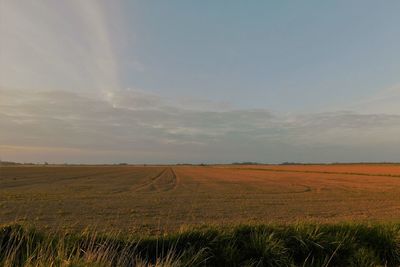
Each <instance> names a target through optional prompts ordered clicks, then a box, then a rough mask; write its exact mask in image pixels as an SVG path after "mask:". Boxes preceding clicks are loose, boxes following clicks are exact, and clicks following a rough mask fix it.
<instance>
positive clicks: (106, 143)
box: [0, 89, 400, 162]
mask: <svg viewBox="0 0 400 267" xmlns="http://www.w3.org/2000/svg"><path fill="white" fill-rule="evenodd" d="M0 96H1V99H2V101H1V102H0V116H1V117H0V125H1V129H2V130H1V132H0V144H2V145H3V146H7V147H8V148H7V151H8V152H7V151H3V153H4V154H5V155H4V156H7V155H8V154H9V155H13V157H15V158H18V159H21V160H22V159H24V160H29V159H30V160H33V157H32V158H25V157H26V153H25V152H23V150H21V147H31V148H36V149H37V148H43V150H41V152H40V153H39V154H40V155H41V158H46V157H47V158H50V159H51V158H56V159H59V160H60V159H63V161H75V162H79V161H84V162H99V161H100V162H102V161H104V160H105V158H106V157H105V156H104V155H105V154H107V155H108V161H127V160H128V161H137V162H156V161H158V162H176V161H204V162H207V161H219V162H226V161H228V162H229V161H234V160H258V161H274V162H276V161H278V162H279V161H283V160H298V161H307V160H310V161H340V160H341V159H343V160H344V161H346V160H353V161H355V160H368V159H370V160H374V159H375V156H374V155H372V156H371V157H366V155H365V153H366V151H373V150H375V155H377V154H379V155H382V153H379V147H381V149H382V151H381V152H384V150H386V152H387V149H388V147H393V146H396V145H400V140H399V139H398V136H400V116H398V115H382V114H380V115H374V114H369V115H365V114H357V113H353V112H332V113H317V114H304V115H287V114H286V115H282V114H276V113H273V112H271V111H267V110H225V111H207V110H198V109H193V110H191V109H188V108H178V107H176V106H173V105H169V104H168V103H169V102H170V100H166V99H164V98H162V97H160V96H157V95H154V94H146V93H144V92H142V91H136V90H130V91H115V92H114V96H113V99H114V101H113V102H109V101H106V100H104V99H102V98H100V97H98V98H92V97H90V98H89V97H86V96H83V95H80V94H77V93H71V92H62V91H49V92H26V91H19V92H18V91H16V90H5V89H3V90H1V91H0ZM12 147H15V151H14V152H13V153H11V152H10V151H11V150H12V149H11V148H12ZM57 148H60V150H57ZM323 148H329V150H327V151H331V152H330V153H329V155H325V156H324V157H322V158H321V157H320V153H322V152H321V151H323ZM349 148H353V150H352V152H351V153H350V154H349V152H348V150H349ZM377 148H378V150H377ZM389 150H390V149H389ZM18 151H19V152H18ZM38 151H39V150H38ZM46 151H47V152H46ZM65 151H68V153H64V152H65ZM96 151H97V152H98V155H96ZM344 151H346V157H344V158H343V155H342V154H344ZM17 152H18V153H17ZM323 153H325V154H326V153H327V152H326V151H325V152H323ZM393 153H395V152H393ZM393 153H392V154H390V153H389V154H390V155H391V157H393ZM17 154H18V156H17ZM28 154H29V153H28ZM53 154H56V156H51V155H53ZM63 154H64V156H62V155H63ZM50 159H48V160H50ZM384 159H386V158H382V159H381V160H384ZM393 160H394V159H393Z"/></svg>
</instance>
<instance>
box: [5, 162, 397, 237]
mask: <svg viewBox="0 0 400 267" xmlns="http://www.w3.org/2000/svg"><path fill="white" fill-rule="evenodd" d="M399 219H400V165H395V164H381V165H379V164H365V165H362V164H348V165H347V164H343V165H339V164H337V165H287V166H286V165H246V166H242V165H240V166H236V165H213V166H211V165H210V166H129V165H128V166H2V167H0V224H9V223H15V222H16V223H33V224H34V225H35V226H37V227H39V228H43V229H46V228H50V229H60V228H73V229H83V228H85V227H87V226H90V227H95V228H96V229H98V230H100V231H101V229H107V231H110V230H116V231H126V232H131V233H141V234H143V233H148V234H153V233H158V232H164V231H166V232H174V231H177V230H182V229H184V228H185V227H191V226H201V225H219V226H220V225H232V224H246V223H275V224H292V223H297V222H302V223H304V222H309V223H340V222H356V223H364V222H396V221H398V220H399Z"/></svg>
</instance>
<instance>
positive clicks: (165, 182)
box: [133, 167, 178, 193]
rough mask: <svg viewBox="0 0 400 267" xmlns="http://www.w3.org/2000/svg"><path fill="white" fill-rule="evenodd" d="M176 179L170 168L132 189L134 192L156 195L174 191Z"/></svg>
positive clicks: (176, 183)
mask: <svg viewBox="0 0 400 267" xmlns="http://www.w3.org/2000/svg"><path fill="white" fill-rule="evenodd" d="M177 186H178V178H177V175H176V174H175V172H174V170H173V169H172V168H170V167H169V168H165V169H163V170H162V171H161V172H160V173H159V174H157V175H156V176H154V177H152V178H150V179H149V180H147V181H145V182H143V183H142V184H140V185H138V186H136V187H134V188H133V191H134V192H140V193H158V192H166V191H171V190H174V189H176V188H177Z"/></svg>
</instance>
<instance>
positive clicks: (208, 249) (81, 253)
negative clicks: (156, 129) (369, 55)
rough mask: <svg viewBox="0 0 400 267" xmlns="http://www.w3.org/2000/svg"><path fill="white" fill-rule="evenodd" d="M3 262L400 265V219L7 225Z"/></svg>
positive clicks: (0, 244)
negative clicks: (114, 226)
mask: <svg viewBox="0 0 400 267" xmlns="http://www.w3.org/2000/svg"><path fill="white" fill-rule="evenodd" d="M0 266H400V224H368V225H367V224H335V225H329V224H328V225H316V224H315V225H314V224H313V225H309V224H308V225H289V226H287V225H285V226H277V225H241V226H235V227H230V228H224V229H222V228H213V227H205V228H201V229H193V230H185V231H182V232H179V233H175V234H167V235H161V236H157V237H137V236H126V235H125V236H124V235H117V234H114V235H99V234H96V233H95V232H91V231H83V232H81V233H66V232H64V233H60V232H57V233H54V232H53V233H50V232H43V231H38V230H35V229H34V228H30V227H22V226H19V225H10V226H3V227H1V228H0Z"/></svg>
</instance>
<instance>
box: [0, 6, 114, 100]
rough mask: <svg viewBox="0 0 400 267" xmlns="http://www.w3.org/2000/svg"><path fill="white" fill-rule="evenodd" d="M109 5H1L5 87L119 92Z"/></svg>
mask: <svg viewBox="0 0 400 267" xmlns="http://www.w3.org/2000/svg"><path fill="white" fill-rule="evenodd" d="M106 7H107V6H106V5H101V4H100V1H92V0H88V1H78V0H71V1H28V2H23V1H2V2H1V9H0V17H1V23H0V38H1V48H0V53H1V54H0V77H1V79H0V86H5V87H9V88H10V87H11V88H21V89H25V90H29V89H30V90H35V89H39V90H43V89H45V90H53V89H61V90H69V91H75V92H81V91H89V92H92V93H93V92H96V93H100V94H103V95H107V94H108V93H109V92H110V91H113V90H115V89H119V88H120V77H119V74H118V73H119V71H118V63H117V59H116V56H115V51H114V45H113V44H112V41H111V40H113V38H112V36H110V33H111V31H110V30H109V24H110V21H109V20H110V19H112V18H115V17H118V14H113V16H110V14H108V16H106V15H105V12H110V11H108V10H106Z"/></svg>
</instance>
